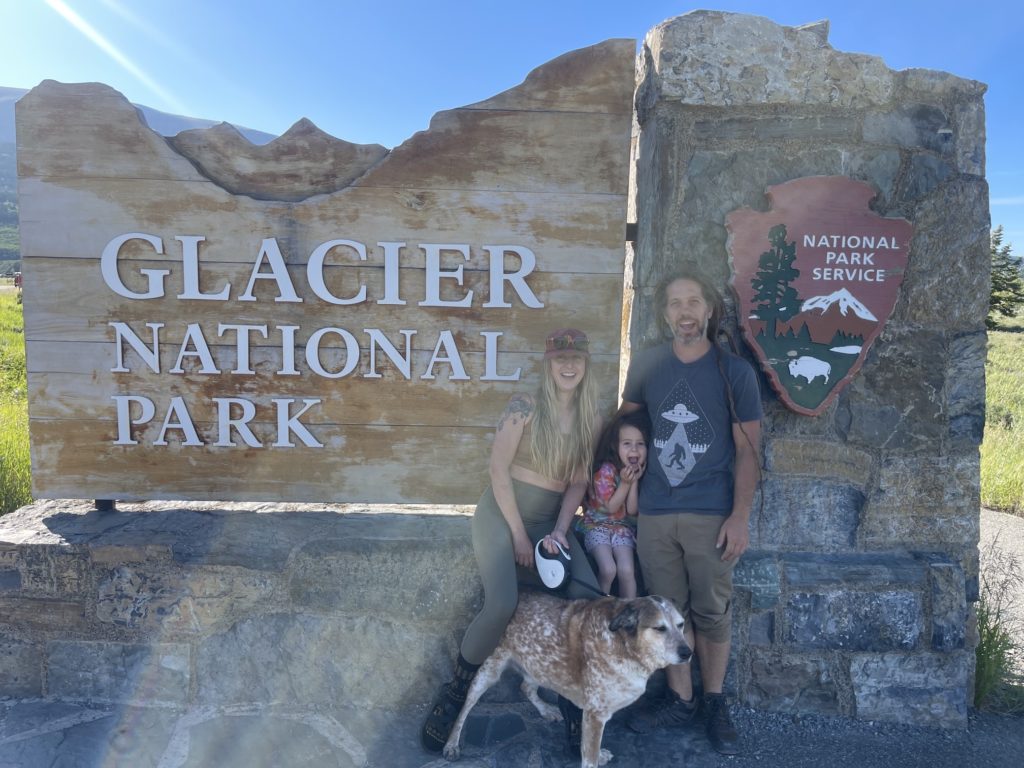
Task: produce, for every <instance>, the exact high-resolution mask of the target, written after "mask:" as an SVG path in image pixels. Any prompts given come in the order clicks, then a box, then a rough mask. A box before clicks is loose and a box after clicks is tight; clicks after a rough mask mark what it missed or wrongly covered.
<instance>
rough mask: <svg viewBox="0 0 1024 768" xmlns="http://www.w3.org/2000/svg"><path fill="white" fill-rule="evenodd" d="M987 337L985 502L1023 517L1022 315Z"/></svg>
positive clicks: (983, 457) (983, 447)
mask: <svg viewBox="0 0 1024 768" xmlns="http://www.w3.org/2000/svg"><path fill="white" fill-rule="evenodd" d="M1000 327H1001V329H1002V330H998V331H990V332H989V335H988V360H987V362H986V363H985V386H986V395H985V440H984V442H983V443H982V444H981V503H982V504H984V505H985V506H986V507H991V508H992V509H999V510H1002V511H1004V512H1012V513H1014V514H1017V515H1021V516H1024V314H1018V316H1017V317H1016V318H1014V319H1011V320H1001V321H1000Z"/></svg>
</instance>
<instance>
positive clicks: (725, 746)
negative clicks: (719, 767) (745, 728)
mask: <svg viewBox="0 0 1024 768" xmlns="http://www.w3.org/2000/svg"><path fill="white" fill-rule="evenodd" d="M704 714H705V723H704V727H705V729H706V730H707V733H708V741H710V742H711V746H712V747H713V748H714V750H715V751H716V752H718V753H719V754H721V755H736V754H739V751H740V735H739V734H738V733H737V732H736V728H735V727H734V726H733V724H732V720H731V719H730V718H729V704H728V702H726V700H725V696H723V695H722V694H720V693H709V694H707V695H705V696H704Z"/></svg>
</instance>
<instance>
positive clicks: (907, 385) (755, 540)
mask: <svg viewBox="0 0 1024 768" xmlns="http://www.w3.org/2000/svg"><path fill="white" fill-rule="evenodd" d="M908 34H909V32H908ZM984 92H985V86H984V85H983V84H981V83H977V82H974V81H969V80H964V79H961V78H958V77H955V76H953V75H949V74H945V73H942V72H933V71H927V70H919V69H910V70H903V71H899V72H895V71H892V70H890V69H888V68H887V67H886V65H885V63H884V62H883V61H882V60H881V59H879V58H877V57H874V56H867V55H863V54H854V53H844V52H841V51H836V50H835V49H833V48H832V47H831V46H830V45H829V44H828V22H827V21H823V22H818V23H815V24H811V25H807V26H804V27H783V26H779V25H777V24H775V23H773V22H771V21H769V20H768V19H764V18H760V17H754V16H744V15H736V14H729V13H721V12H714V11H696V12H693V13H689V14H686V15H684V16H679V17H677V18H674V19H670V20H669V21H666V22H665V23H663V24H661V25H659V26H657V27H655V28H654V29H652V30H651V31H650V33H649V34H648V35H647V37H646V39H645V42H644V47H643V52H642V54H641V56H640V59H639V63H638V90H637V96H636V104H637V127H638V134H637V137H636V141H635V143H634V146H635V149H634V154H635V162H636V168H635V174H634V176H635V178H634V182H633V189H632V200H631V210H635V212H636V217H637V241H636V243H635V246H634V263H633V264H632V265H631V266H632V275H633V290H634V294H633V295H632V296H629V297H628V298H629V300H630V301H631V305H632V315H631V318H630V321H631V329H630V343H631V345H633V346H634V347H636V346H637V345H643V344H645V343H650V342H653V341H656V340H657V338H658V330H657V319H656V318H655V317H654V314H653V308H652V298H653V292H654V286H655V285H656V283H657V281H658V279H659V278H660V276H661V275H663V274H664V273H665V272H666V271H668V270H669V269H671V267H672V266H673V265H674V264H676V263H677V262H679V261H681V260H684V259H688V260H696V261H697V262H699V263H700V264H701V265H702V266H703V268H704V269H705V270H706V271H707V272H708V273H709V274H711V275H712V276H713V277H714V278H716V279H717V280H718V282H719V283H720V284H721V285H722V287H723V288H724V287H725V286H726V284H727V280H728V278H729V275H730V266H729V257H728V252H727V249H726V234H727V233H726V227H725V217H726V214H728V213H729V212H730V211H733V210H735V209H738V208H742V207H749V208H753V209H758V210H764V209H766V207H767V201H766V199H765V196H764V195H765V190H766V188H767V187H768V186H770V185H775V184H779V183H782V182H784V181H788V180H791V179H796V178H800V177H805V176H848V177H851V178H854V179H859V180H863V181H867V182H870V183H871V184H872V185H874V186H875V188H876V189H877V190H878V192H879V194H878V197H877V198H876V199H875V200H874V202H873V204H872V208H873V210H874V211H875V212H876V213H878V214H880V215H882V216H891V217H901V218H905V219H907V220H909V221H910V222H911V223H912V224H913V226H914V236H913V240H912V242H911V251H910V258H909V263H908V265H907V269H906V273H905V275H904V280H903V284H902V288H901V292H900V296H899V299H898V301H897V304H896V308H895V310H894V312H893V315H892V317H891V318H890V320H889V322H888V325H887V326H886V329H885V331H884V332H883V334H882V336H881V337H880V338H879V339H878V340H877V341H876V342H875V344H874V346H873V348H872V349H871V351H870V352H869V353H868V357H867V360H866V362H865V364H864V366H863V368H862V369H861V371H860V372H859V373H858V374H857V376H856V378H855V379H854V380H853V381H852V382H851V383H850V385H849V386H848V387H847V388H846V389H845V390H844V391H843V392H842V394H841V395H840V396H839V397H838V399H837V400H836V401H835V402H834V403H833V404H832V405H831V406H830V407H829V408H828V409H827V410H826V411H825V412H824V413H823V414H822V415H821V416H818V417H809V416H803V415H799V414H796V413H793V412H791V411H789V410H787V409H786V408H785V407H784V406H783V404H782V403H781V402H780V401H779V400H778V399H777V398H776V396H775V395H774V393H773V392H772V391H771V389H770V387H769V386H768V384H767V380H766V379H765V378H764V377H762V380H761V385H762V393H763V398H764V401H765V410H766V416H765V423H764V426H765V439H764V446H763V448H764V467H765V470H766V472H765V481H764V485H763V491H762V494H761V499H760V501H763V507H762V508H760V509H757V508H755V510H754V513H753V515H752V521H751V536H752V539H751V541H752V552H751V553H749V554H748V555H746V556H745V557H744V560H743V562H742V563H741V566H740V568H739V569H738V571H737V599H736V607H737V613H736V619H737V620H736V626H735V629H734V634H735V640H736V642H735V645H734V659H733V664H732V665H731V672H730V677H729V684H730V685H731V686H732V689H733V690H734V692H735V693H736V694H737V695H738V696H739V697H740V698H741V699H742V700H743V701H746V702H748V703H751V704H754V705H756V706H759V707H767V708H773V709H780V710H787V711H794V712H824V713H837V714H846V715H855V716H858V717H863V718H870V719H883V720H899V721H909V722H918V723H929V724H937V725H947V726H949V725H951V726H963V725H964V724H965V723H966V707H967V702H968V701H969V699H970V694H971V687H972V674H973V653H972V651H973V647H972V645H973V642H972V641H971V639H970V633H969V632H967V631H966V630H967V624H968V616H969V603H970V602H971V601H973V600H975V599H976V594H977V569H978V565H977V560H978V554H977V541H978V528H979V459H978V445H979V443H980V442H981V437H982V427H983V423H984V359H985V339H986V337H985V326H984V318H985V314H986V311H987V307H988V292H989V271H988V270H989V247H988V242H989V241H988V238H989V215H988V188H987V185H986V183H985V179H984V142H985V130H984V107H983V102H982V96H983V94H984ZM627 274H628V272H627ZM726 293H728V292H726ZM727 301H728V302H729V303H730V304H729V306H730V317H729V318H728V320H727V322H726V326H727V328H728V329H729V330H730V331H731V332H732V333H733V336H734V337H735V338H736V339H737V340H738V339H740V334H739V333H738V329H737V325H736V317H735V304H734V303H733V297H732V296H731V295H728V296H727ZM741 351H742V353H743V354H745V355H747V357H748V358H749V359H750V360H751V361H752V362H753V361H754V359H753V356H752V355H750V353H749V351H748V350H746V349H745V348H743V347H742V345H741ZM755 366H756V364H755Z"/></svg>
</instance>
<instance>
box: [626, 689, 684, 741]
mask: <svg viewBox="0 0 1024 768" xmlns="http://www.w3.org/2000/svg"><path fill="white" fill-rule="evenodd" d="M696 712H697V700H696V698H693V699H691V700H690V701H683V700H682V698H680V696H679V694H678V693H676V692H675V691H673V690H672V689H671V688H670V689H669V690H667V691H666V692H665V696H664V697H662V698H660V699H655V700H654V701H651V702H648V703H647V704H646V706H644V707H642V708H639V709H636V710H634V711H633V712H631V713H630V715H629V717H628V718H627V720H626V725H627V726H628V727H629V728H630V729H631V730H633V731H636V732H637V733H650V732H651V731H653V730H654V729H656V728H661V727H663V726H666V725H686V724H687V723H689V722H690V721H691V720H693V716H694V714H695V713H696Z"/></svg>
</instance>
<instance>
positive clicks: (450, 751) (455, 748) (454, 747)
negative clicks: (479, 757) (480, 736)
mask: <svg viewBox="0 0 1024 768" xmlns="http://www.w3.org/2000/svg"><path fill="white" fill-rule="evenodd" d="M442 754H444V759H445V760H458V759H459V757H460V756H461V754H462V751H461V750H460V749H459V745H458V744H445V745H444V752H443V753H442Z"/></svg>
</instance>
